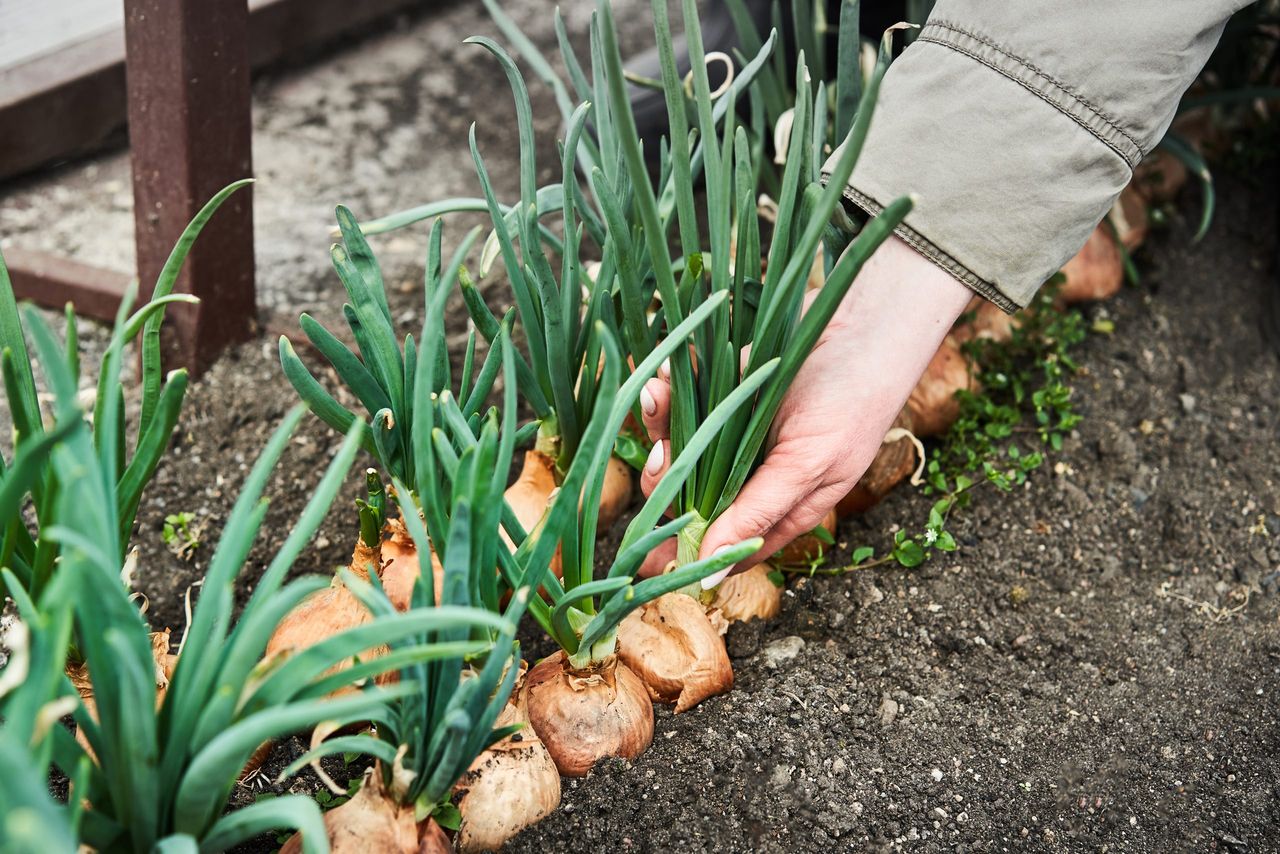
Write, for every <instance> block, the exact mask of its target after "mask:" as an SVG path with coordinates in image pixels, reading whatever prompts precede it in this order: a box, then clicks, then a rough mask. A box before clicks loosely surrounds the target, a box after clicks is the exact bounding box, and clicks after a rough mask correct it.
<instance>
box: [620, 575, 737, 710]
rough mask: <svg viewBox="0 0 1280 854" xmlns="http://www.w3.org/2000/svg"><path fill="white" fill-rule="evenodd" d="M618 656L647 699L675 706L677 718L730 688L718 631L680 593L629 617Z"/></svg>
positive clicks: (728, 666) (729, 669)
mask: <svg viewBox="0 0 1280 854" xmlns="http://www.w3.org/2000/svg"><path fill="white" fill-rule="evenodd" d="M618 657H619V658H621V659H622V661H623V662H624V663H626V665H627V666H628V667H630V668H631V670H632V671H634V672H635V675H636V676H638V677H639V678H640V681H641V682H643V683H644V686H645V688H647V689H648V691H649V696H650V697H652V698H653V699H654V700H655V701H656V702H659V703H668V704H675V707H676V708H675V710H676V713H677V714H679V713H680V712H684V711H688V710H689V709H692V708H693V707H694V706H696V705H698V703H701V702H702V701H703V700H705V699H707V698H708V697H714V696H715V695H717V694H723V693H725V692H726V691H728V690H730V689H731V688H733V666H732V665H731V664H730V663H729V653H728V652H727V651H726V650H725V646H724V638H723V637H722V633H721V632H720V631H718V630H717V628H716V627H715V626H714V625H712V623H711V621H710V619H709V618H708V617H707V613H706V609H705V608H703V606H702V605H701V604H700V603H699V602H698V601H696V600H695V599H694V598H693V597H691V596H688V595H686V594H684V593H678V592H677V593H667V594H665V595H663V596H659V597H658V598H657V599H654V600H653V601H652V602H648V603H646V604H644V605H643V606H641V607H640V608H637V609H636V610H634V611H632V612H631V613H630V614H628V615H627V617H626V619H624V620H623V621H622V623H621V625H619V626H618Z"/></svg>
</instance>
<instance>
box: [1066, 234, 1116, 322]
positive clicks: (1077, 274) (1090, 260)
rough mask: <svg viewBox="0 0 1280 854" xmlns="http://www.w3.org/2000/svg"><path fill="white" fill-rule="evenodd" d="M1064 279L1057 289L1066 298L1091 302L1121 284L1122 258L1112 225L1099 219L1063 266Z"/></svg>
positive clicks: (1069, 301)
mask: <svg viewBox="0 0 1280 854" xmlns="http://www.w3.org/2000/svg"><path fill="white" fill-rule="evenodd" d="M1062 274H1063V275H1064V276H1066V279H1067V280H1066V282H1065V283H1064V284H1063V285H1062V288H1061V290H1059V291H1058V296H1059V297H1061V298H1062V300H1064V301H1065V302H1068V303H1073V302H1090V301H1092V300H1103V299H1107V298H1109V297H1112V296H1115V294H1116V292H1117V291H1119V290H1120V287H1121V285H1123V284H1124V261H1123V259H1122V258H1121V257H1120V247H1119V245H1118V244H1117V243H1116V239H1115V238H1114V237H1113V236H1112V235H1111V227H1110V226H1109V225H1107V224H1106V223H1105V222H1103V223H1099V224H1098V226H1097V228H1095V229H1094V230H1093V233H1092V234H1090V235H1089V239H1088V240H1086V241H1085V244H1084V246H1082V247H1081V248H1080V251H1079V252H1077V253H1076V254H1075V257H1074V258H1072V259H1071V260H1070V261H1068V262H1067V263H1066V264H1065V265H1064V266H1063V268H1062Z"/></svg>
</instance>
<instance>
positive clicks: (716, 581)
mask: <svg viewBox="0 0 1280 854" xmlns="http://www.w3.org/2000/svg"><path fill="white" fill-rule="evenodd" d="M732 571H733V567H729V568H728V569H722V570H720V571H719V572H717V573H716V574H715V575H708V576H707V577H706V578H704V579H702V589H703V590H711V589H712V588H715V587H718V586H719V585H720V582H721V581H724V580H725V579H726V578H727V577H728V576H729V573H730V572H732Z"/></svg>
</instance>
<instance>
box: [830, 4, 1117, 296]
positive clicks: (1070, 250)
mask: <svg viewBox="0 0 1280 854" xmlns="http://www.w3.org/2000/svg"><path fill="white" fill-rule="evenodd" d="M838 154H839V152H836V154H834V155H833V158H834V157H836V156H838ZM1141 157H1142V150H1141V148H1140V146H1139V145H1138V143H1137V142H1136V141H1135V140H1133V139H1132V138H1131V137H1130V136H1129V135H1128V134H1127V133H1125V131H1124V130H1123V129H1121V128H1120V127H1119V126H1118V125H1116V124H1115V123H1114V122H1112V121H1110V120H1109V119H1107V118H1106V117H1105V116H1104V115H1102V114H1101V113H1100V112H1099V111H1098V110H1097V109H1095V108H1094V107H1093V106H1092V105H1091V104H1089V103H1088V102H1087V101H1085V100H1084V99H1083V98H1080V97H1078V96H1077V95H1075V94H1074V93H1073V92H1072V91H1071V90H1070V89H1069V88H1067V87H1066V86H1064V85H1063V84H1061V83H1059V82H1058V81H1056V80H1054V79H1053V78H1052V77H1050V76H1049V75H1047V74H1044V73H1042V72H1040V71H1039V70H1038V69H1037V68H1036V67H1035V66H1034V65H1032V64H1031V63H1030V62H1028V61H1026V60H1024V59H1022V58H1020V57H1018V56H1017V55H1015V54H1013V53H1012V52H1010V51H1008V50H1006V49H1004V48H1003V47H1001V46H1000V45H998V44H996V43H995V42H994V41H991V40H989V39H985V38H983V37H982V36H980V35H976V34H973V33H969V32H965V31H962V30H960V29H958V28H955V27H953V26H951V25H949V24H947V23H945V22H931V23H929V24H928V25H926V26H925V27H924V29H923V30H921V33H920V36H919V37H918V38H917V39H916V40H915V42H914V43H913V44H912V45H911V46H910V47H909V48H907V50H905V51H904V52H903V54H902V56H901V57H899V58H898V59H897V60H896V61H895V62H894V64H893V65H892V66H891V67H890V69H889V72H888V74H887V75H886V76H885V79H884V81H883V83H882V85H881V89H880V97H879V100H878V102H877V103H876V105H875V114H874V117H873V119H872V122H871V128H870V132H869V133H868V135H867V139H866V142H865V144H864V147H863V150H862V152H861V156H860V157H859V159H858V163H857V166H856V167H855V168H854V172H853V175H852V177H851V178H850V181H849V187H848V188H847V189H846V192H845V197H846V199H847V200H848V201H849V202H850V203H852V204H854V205H856V206H857V207H859V208H861V209H862V210H865V211H866V212H868V213H871V214H876V213H879V212H880V210H882V208H883V206H884V205H885V204H887V203H888V202H889V201H892V200H893V199H895V198H897V197H899V196H903V195H906V194H907V193H915V194H916V196H917V197H918V201H917V203H916V205H915V207H914V208H913V209H912V211H911V213H910V214H909V215H908V216H907V218H906V219H905V220H904V222H903V223H902V225H901V226H900V227H899V228H898V229H896V232H897V233H898V235H899V236H900V237H901V238H902V239H903V240H905V241H906V242H907V243H908V244H910V245H911V246H913V247H914V248H915V249H916V250H917V251H919V252H920V253H921V254H923V255H924V256H925V257H927V258H929V259H930V260H931V261H933V262H934V263H935V264H937V265H938V266H940V267H942V268H943V269H944V270H946V271H947V272H949V273H950V274H951V275H953V276H955V277H956V278H957V279H959V280H960V281H961V282H963V283H964V284H965V285H967V286H968V287H970V288H971V289H972V290H974V291H976V292H977V293H978V294H980V295H982V296H983V297H986V298H987V299H989V300H991V301H992V302H994V303H996V305H998V306H999V307H1000V308H1002V309H1004V310H1005V311H1013V310H1015V309H1017V308H1019V307H1022V306H1025V305H1026V304H1027V303H1029V302H1030V301H1031V299H1032V297H1033V296H1034V295H1035V292H1036V291H1037V290H1038V289H1039V288H1040V286H1041V285H1042V284H1043V283H1044V282H1045V281H1046V280H1047V279H1049V277H1051V276H1052V275H1053V274H1054V273H1056V272H1057V271H1058V270H1059V269H1060V268H1061V267H1062V265H1063V264H1064V263H1065V262H1066V261H1067V260H1068V259H1069V258H1071V256H1072V255H1074V254H1075V253H1076V252H1077V251H1078V250H1079V249H1080V247H1081V246H1083V245H1084V242H1085V240H1086V239H1088V236H1089V233H1090V232H1091V231H1092V230H1093V228H1094V227H1095V226H1096V225H1097V224H1098V223H1099V222H1100V221H1101V220H1102V218H1103V217H1104V216H1105V215H1106V213H1107V211H1108V210H1109V209H1110V207H1111V204H1112V202H1113V201H1114V199H1115V198H1116V196H1118V195H1119V193H1120V191H1121V190H1122V189H1123V188H1124V187H1125V185H1126V184H1127V183H1128V181H1129V178H1130V176H1131V174H1132V167H1133V166H1134V165H1136V163H1137V162H1138V161H1139V160H1140V159H1141Z"/></svg>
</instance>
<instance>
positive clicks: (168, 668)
mask: <svg viewBox="0 0 1280 854" xmlns="http://www.w3.org/2000/svg"><path fill="white" fill-rule="evenodd" d="M150 638H151V659H152V661H153V662H154V663H155V677H156V708H157V709H158V708H160V706H162V705H163V704H164V698H165V695H166V694H167V693H168V691H169V680H170V679H172V678H173V671H174V669H175V668H177V666H178V656H176V655H173V654H172V653H170V652H169V630H168V629H165V630H164V631H161V632H151V634H150ZM66 673H67V679H68V680H70V682H71V686H72V687H73V688H75V689H76V693H77V694H79V695H80V702H81V703H83V704H84V709H85V712H86V713H87V714H88V715H89V717H90V718H92V719H93V720H95V721H96V720H97V719H98V704H97V703H96V702H95V700H94V692H93V679H92V677H91V676H90V674H89V665H88V664H87V663H86V662H83V661H80V662H76V663H71V662H68V663H67V666H66ZM76 741H78V742H80V746H81V747H83V748H84V750H85V753H87V754H88V755H89V758H91V759H95V761H96V758H95V757H94V754H93V750H92V748H90V747H89V739H88V738H86V737H85V735H84V732H83V731H82V730H81V729H80V728H79V727H76Z"/></svg>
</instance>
